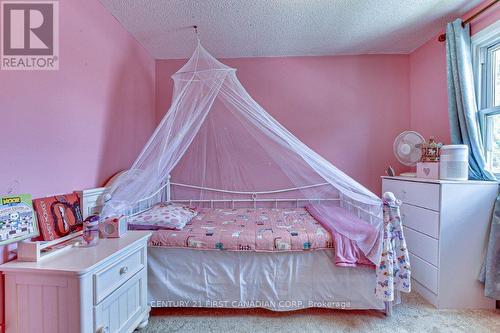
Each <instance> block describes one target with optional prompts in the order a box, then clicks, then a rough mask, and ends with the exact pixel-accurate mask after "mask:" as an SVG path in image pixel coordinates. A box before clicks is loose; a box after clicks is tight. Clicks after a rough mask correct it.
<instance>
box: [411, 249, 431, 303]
mask: <svg viewBox="0 0 500 333" xmlns="http://www.w3.org/2000/svg"><path fill="white" fill-rule="evenodd" d="M410 265H411V275H412V277H413V278H414V279H415V280H417V281H418V282H419V283H420V284H422V285H423V286H424V287H426V288H427V289H429V290H430V291H432V292H433V293H435V294H437V293H438V269H437V268H436V267H434V266H432V265H431V264H429V263H428V262H425V261H424V260H422V259H420V258H418V257H416V256H415V255H413V254H412V253H411V252H410Z"/></svg>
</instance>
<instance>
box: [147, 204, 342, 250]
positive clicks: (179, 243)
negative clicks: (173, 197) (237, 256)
mask: <svg viewBox="0 0 500 333" xmlns="http://www.w3.org/2000/svg"><path fill="white" fill-rule="evenodd" d="M149 245H150V247H167V248H191V249H201V250H229V251H255V252H274V251H309V250H318V249H332V248H333V239H332V235H331V234H330V233H329V232H328V231H327V230H326V229H325V228H323V226H322V225H321V224H320V223H319V222H318V221H316V220H315V219H314V218H313V217H312V216H311V215H310V214H309V213H308V212H307V211H306V210H305V209H304V208H256V209H248V208H237V209H219V208H216V209H208V208H203V209H200V210H199V214H198V215H197V216H196V217H194V218H193V219H192V220H191V221H190V222H189V223H188V224H187V225H186V226H185V227H184V228H183V229H182V230H180V231H179V230H158V231H155V232H154V233H153V235H152V237H151V239H150V244H149Z"/></svg>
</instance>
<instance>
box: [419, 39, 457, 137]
mask: <svg viewBox="0 0 500 333" xmlns="http://www.w3.org/2000/svg"><path fill="white" fill-rule="evenodd" d="M446 81H447V79H446V54H445V48H444V44H443V43H440V42H438V41H437V38H433V39H431V40H430V41H428V42H427V43H425V44H424V45H422V46H421V47H419V48H418V49H417V50H415V51H414V52H413V53H412V54H410V127H411V129H413V130H415V131H417V132H419V133H420V134H422V135H423V136H424V137H425V138H426V139H427V138H429V136H434V137H435V138H436V140H437V141H440V142H444V143H449V140H450V126H449V124H448V92H447V88H446V84H447V83H446Z"/></svg>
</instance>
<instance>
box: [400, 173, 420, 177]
mask: <svg viewBox="0 0 500 333" xmlns="http://www.w3.org/2000/svg"><path fill="white" fill-rule="evenodd" d="M399 175H400V176H401V177H417V173H416V172H402V173H400V174H399Z"/></svg>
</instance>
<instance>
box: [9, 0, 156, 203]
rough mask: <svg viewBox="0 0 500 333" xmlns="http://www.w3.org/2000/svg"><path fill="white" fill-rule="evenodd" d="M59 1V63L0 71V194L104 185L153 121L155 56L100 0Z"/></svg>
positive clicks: (48, 192)
mask: <svg viewBox="0 0 500 333" xmlns="http://www.w3.org/2000/svg"><path fill="white" fill-rule="evenodd" d="M59 6H60V15H59V17H60V42H59V44H60V69H59V70H57V71H1V72H0V114H1V119H2V129H1V134H0V136H1V138H2V140H0V152H1V154H2V156H3V157H4V158H3V159H2V163H0V194H1V193H6V192H9V191H13V192H14V193H31V194H32V195H33V196H34V197H40V196H45V195H53V194H58V193H67V192H71V191H73V190H77V189H84V188H90V187H95V186H98V185H101V184H102V183H103V181H105V180H106V179H107V178H109V177H110V176H111V175H113V174H114V173H115V172H117V171H119V170H122V169H124V168H126V167H128V166H129V165H130V164H131V163H132V162H133V160H134V158H135V157H136V155H137V154H138V152H139V151H140V149H141V148H142V146H143V144H144V143H145V142H146V140H147V138H148V137H149V135H150V134H151V131H152V129H153V128H154V125H155V120H156V119H155V114H154V84H155V78H154V76H155V72H154V70H155V63H154V59H153V58H152V57H151V56H150V55H149V54H148V53H147V52H146V51H145V50H144V49H143V48H142V47H141V46H140V45H139V44H138V43H137V41H136V40H135V39H134V38H133V37H132V36H131V35H130V34H129V33H128V32H127V31H126V30H125V29H124V28H123V27H122V26H121V25H120V24H119V23H118V22H117V21H116V20H115V18H114V17H113V16H112V15H111V14H110V13H109V12H108V11H107V10H106V9H105V8H104V7H103V6H102V5H101V3H100V2H99V1H98V0H91V1H79V0H66V1H61V2H60V3H59Z"/></svg>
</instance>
